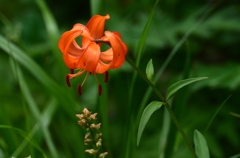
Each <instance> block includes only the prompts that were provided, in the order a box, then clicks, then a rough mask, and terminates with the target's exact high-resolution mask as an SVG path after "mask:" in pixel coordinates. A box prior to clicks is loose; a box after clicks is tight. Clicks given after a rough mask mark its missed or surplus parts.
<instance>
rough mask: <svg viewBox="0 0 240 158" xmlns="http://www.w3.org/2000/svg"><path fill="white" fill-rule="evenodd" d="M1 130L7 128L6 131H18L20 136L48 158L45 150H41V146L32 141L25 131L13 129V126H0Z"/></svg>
mask: <svg viewBox="0 0 240 158" xmlns="http://www.w3.org/2000/svg"><path fill="white" fill-rule="evenodd" d="M0 128H5V129H13V130H15V131H17V133H18V134H20V135H21V136H22V137H23V138H25V139H26V140H28V141H29V142H30V143H31V144H32V145H33V146H34V147H35V148H36V149H38V150H39V151H40V152H41V153H42V155H43V157H44V158H47V156H46V154H45V152H44V150H43V149H42V148H40V146H39V145H38V144H37V143H36V142H35V141H33V140H32V139H30V138H29V137H28V135H27V133H25V132H24V131H22V130H21V129H18V128H15V127H11V126H6V125H0Z"/></svg>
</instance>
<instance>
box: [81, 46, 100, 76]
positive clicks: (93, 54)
mask: <svg viewBox="0 0 240 158" xmlns="http://www.w3.org/2000/svg"><path fill="white" fill-rule="evenodd" d="M99 57H100V47H99V45H98V44H96V43H95V42H91V43H90V44H89V45H88V46H87V47H86V48H85V50H84V52H83V53H82V55H81V57H80V58H79V61H78V63H77V67H78V68H82V69H84V70H87V71H89V72H90V73H92V74H94V73H95V70H96V67H97V64H98V61H99Z"/></svg>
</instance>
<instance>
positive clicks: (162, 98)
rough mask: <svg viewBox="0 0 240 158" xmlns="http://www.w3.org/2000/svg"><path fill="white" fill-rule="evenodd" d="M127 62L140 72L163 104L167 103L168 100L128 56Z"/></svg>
mask: <svg viewBox="0 0 240 158" xmlns="http://www.w3.org/2000/svg"><path fill="white" fill-rule="evenodd" d="M126 61H127V62H128V63H129V64H130V65H131V66H132V67H133V68H134V69H135V70H136V71H137V72H138V74H139V75H140V76H141V77H142V78H143V79H144V80H145V81H146V82H147V83H148V84H149V85H150V86H151V87H152V89H153V90H154V92H155V93H156V94H157V95H158V97H159V98H160V99H161V101H162V102H166V99H165V98H164V97H163V96H162V94H161V93H160V92H159V91H158V89H157V87H155V86H154V84H153V83H152V82H151V81H150V80H149V79H148V78H147V77H146V75H145V74H144V73H143V72H142V71H141V70H140V69H139V68H138V67H137V66H136V65H135V64H134V62H133V61H132V60H131V59H130V58H129V57H128V56H127V57H126Z"/></svg>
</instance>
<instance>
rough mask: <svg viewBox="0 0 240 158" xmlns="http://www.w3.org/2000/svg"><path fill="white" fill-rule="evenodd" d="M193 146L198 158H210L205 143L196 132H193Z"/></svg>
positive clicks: (202, 137)
mask: <svg viewBox="0 0 240 158" xmlns="http://www.w3.org/2000/svg"><path fill="white" fill-rule="evenodd" d="M194 144H195V150H196V154H197V156H198V158H210V155H209V150H208V145H207V142H206V140H205V138H204V136H203V135H202V134H201V133H200V132H199V131H198V130H194Z"/></svg>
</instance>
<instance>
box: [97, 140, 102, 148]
mask: <svg viewBox="0 0 240 158" xmlns="http://www.w3.org/2000/svg"><path fill="white" fill-rule="evenodd" d="M96 146H97V147H98V148H100V147H101V146H102V139H99V140H98V142H97V143H96Z"/></svg>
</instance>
